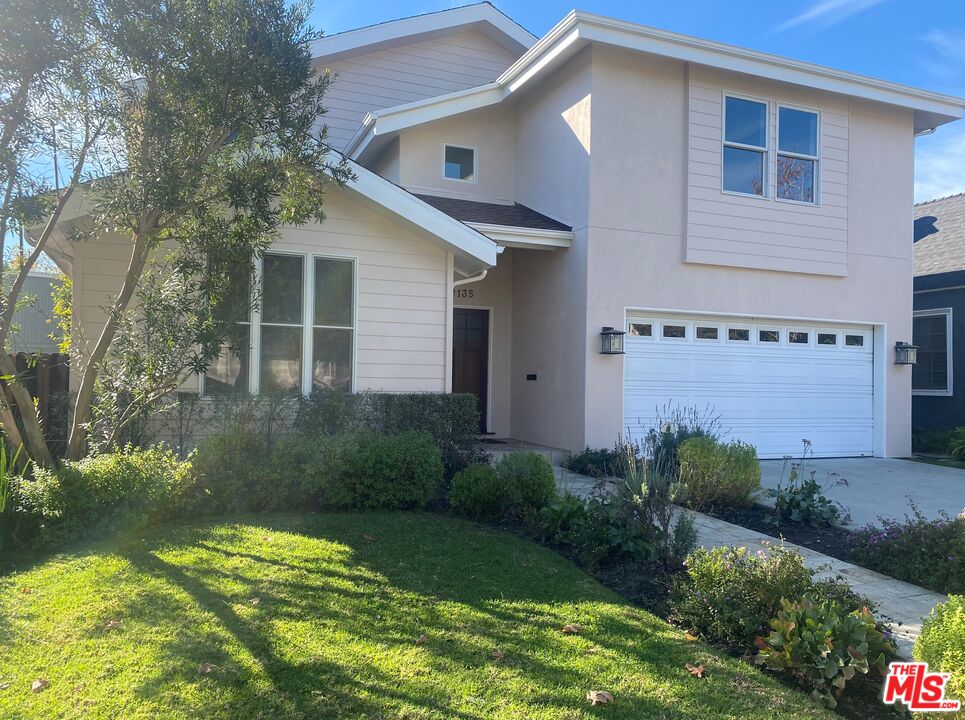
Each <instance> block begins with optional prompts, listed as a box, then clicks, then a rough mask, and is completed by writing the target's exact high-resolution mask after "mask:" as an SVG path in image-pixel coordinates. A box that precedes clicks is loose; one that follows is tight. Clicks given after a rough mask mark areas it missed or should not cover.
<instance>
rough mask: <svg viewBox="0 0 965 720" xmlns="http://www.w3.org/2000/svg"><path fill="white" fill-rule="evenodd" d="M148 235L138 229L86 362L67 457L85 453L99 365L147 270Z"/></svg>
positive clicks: (76, 457) (148, 221)
mask: <svg viewBox="0 0 965 720" xmlns="http://www.w3.org/2000/svg"><path fill="white" fill-rule="evenodd" d="M155 219H156V218H155V217H153V215H152V216H151V217H149V218H147V219H146V221H145V222H143V223H142V224H141V227H142V228H144V227H152V226H153V225H154V222H155ZM146 235H147V233H146V231H139V233H138V235H137V237H136V238H135V240H134V249H133V251H132V252H131V261H130V263H129V264H128V266H127V274H126V275H125V276H124V284H123V285H122V286H121V292H120V294H119V295H118V296H117V299H115V300H114V303H113V305H111V309H110V312H109V313H108V316H107V322H106V323H104V329H103V330H102V331H101V334H100V337H98V338H97V344H96V345H94V349H93V351H92V352H91V354H90V357H89V358H87V365H86V367H85V368H84V374H83V375H82V376H81V381H80V387H79V388H78V390H77V398H76V399H75V400H74V417H73V419H72V420H71V426H70V435H69V436H68V438H67V459H68V460H79V459H80V458H81V457H83V454H84V450H85V446H86V442H87V428H86V427H85V426H86V424H87V423H88V422H89V420H90V410H91V404H92V401H93V397H94V383H95V382H96V381H97V373H98V367H99V366H100V364H101V362H102V361H103V360H104V358H105V357H106V356H107V352H108V350H110V347H111V343H113V342H114V336H115V335H116V334H117V328H118V324H119V320H120V317H121V314H122V313H124V312H125V311H126V310H127V308H128V305H130V302H131V298H133V297H134V291H135V290H136V289H137V284H138V282H139V280H140V278H141V273H142V272H143V270H144V263H145V262H146V261H147V255H148V251H149V245H150V243H149V242H148V240H147V237H146Z"/></svg>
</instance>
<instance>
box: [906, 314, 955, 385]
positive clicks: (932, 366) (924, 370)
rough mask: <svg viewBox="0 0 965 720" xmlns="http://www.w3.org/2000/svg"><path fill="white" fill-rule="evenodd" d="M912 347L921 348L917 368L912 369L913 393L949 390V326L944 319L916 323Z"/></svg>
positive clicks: (918, 319)
mask: <svg viewBox="0 0 965 720" xmlns="http://www.w3.org/2000/svg"><path fill="white" fill-rule="evenodd" d="M912 343H913V344H914V345H917V346H918V364H917V365H913V366H912V369H911V386H912V389H913V390H937V391H947V390H948V324H947V320H946V318H945V315H944V314H942V315H926V316H924V317H916V318H915V319H914V331H913V333H912Z"/></svg>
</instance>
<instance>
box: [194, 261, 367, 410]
mask: <svg viewBox="0 0 965 720" xmlns="http://www.w3.org/2000/svg"><path fill="white" fill-rule="evenodd" d="M265 254H266V255H289V256H294V257H300V258H302V324H301V325H299V324H297V323H269V325H270V326H271V327H301V328H302V355H301V360H302V376H301V388H300V389H301V393H302V394H303V395H309V394H310V393H311V391H312V362H313V358H312V353H313V351H314V344H315V343H314V340H315V338H314V330H315V328H330V329H333V330H351V331H352V361H351V363H350V365H351V377H350V379H349V392H352V393H354V392H356V380H357V367H358V294H359V288H358V266H359V263H358V258H357V257H353V256H349V255H329V254H325V253H311V252H299V251H297V250H286V249H276V248H271V249H269V250H268V251H267V252H266V253H265ZM316 258H329V259H332V260H344V261H347V262H351V263H352V325H351V326H345V325H316V324H315V317H314V315H315V272H314V270H315V259H316ZM263 273H264V264H263V257H259V258H257V259H256V260H255V275H254V278H253V280H254V283H253V287H254V288H257V289H258V290H259V291H260V290H261V281H262V277H263ZM247 325H248V328H249V330H248V342H249V346H248V392H249V394H250V395H254V396H257V395H258V394H259V393H260V392H261V325H262V323H261V303H257V304H256V305H255V307H253V308H252V310H251V314H250V316H249V319H248V322H247ZM204 377H205V376H204V373H201V374H200V375H199V376H198V391H199V394H200V395H201V396H202V397H213V396H209V395H207V394H206V393H205V388H204V384H205V382H204Z"/></svg>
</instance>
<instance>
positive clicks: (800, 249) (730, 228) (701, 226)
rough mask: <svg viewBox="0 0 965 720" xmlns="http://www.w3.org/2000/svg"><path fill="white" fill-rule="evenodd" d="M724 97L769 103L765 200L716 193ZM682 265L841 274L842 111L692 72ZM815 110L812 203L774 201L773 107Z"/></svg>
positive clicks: (781, 90)
mask: <svg viewBox="0 0 965 720" xmlns="http://www.w3.org/2000/svg"><path fill="white" fill-rule="evenodd" d="M725 92H733V93H736V94H739V95H747V96H751V97H759V98H761V99H764V100H768V101H770V111H771V114H770V127H769V132H770V145H771V148H772V149H771V152H770V156H769V158H768V161H769V170H768V183H769V186H770V187H769V189H768V195H769V197H768V198H765V199H761V198H754V197H742V196H739V195H732V194H729V193H725V192H723V191H722V189H721V172H722V168H721V162H722V142H721V138H722V134H723V133H722V123H723V96H724V93H725ZM688 93H689V131H688V166H687V167H688V180H687V255H686V257H687V261H688V262H698V263H711V264H715V265H730V266H735V267H748V268H758V269H767V270H783V271H787V272H806V273H816V274H822V275H847V273H848V187H849V173H848V170H849V168H848V154H849V126H850V123H849V108H848V105H847V102H846V101H844V100H841V99H838V98H833V97H832V96H824V95H822V96H820V97H816V96H813V95H805V96H802V95H801V94H800V93H799V92H798V91H796V90H794V89H787V88H785V87H784V86H780V85H777V84H764V85H761V84H755V81H751V80H745V79H742V78H739V77H738V76H729V75H727V74H724V73H719V72H717V71H712V70H708V69H704V68H699V67H693V68H692V69H691V77H690V83H689V91H688ZM778 103H787V104H790V105H799V106H802V107H808V108H814V109H817V110H820V111H821V132H820V135H821V138H820V140H821V155H820V158H821V159H820V167H819V185H818V192H819V201H820V202H819V204H818V205H815V206H809V205H804V204H798V203H792V202H781V201H778V200H776V199H774V196H775V191H776V169H777V168H776V163H777V153H776V147H777V111H776V109H777V105H778Z"/></svg>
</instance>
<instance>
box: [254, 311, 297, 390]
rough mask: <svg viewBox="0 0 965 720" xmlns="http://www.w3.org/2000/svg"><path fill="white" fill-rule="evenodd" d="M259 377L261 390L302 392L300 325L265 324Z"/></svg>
mask: <svg viewBox="0 0 965 720" xmlns="http://www.w3.org/2000/svg"><path fill="white" fill-rule="evenodd" d="M260 380H261V392H262V393H273V392H284V393H297V392H301V387H302V329H301V327H288V326H280V325H262V328H261V374H260Z"/></svg>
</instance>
